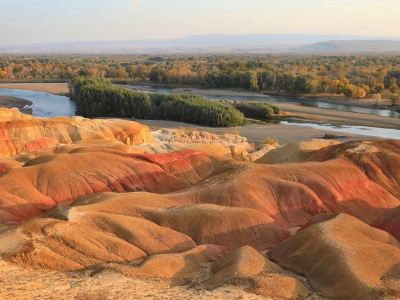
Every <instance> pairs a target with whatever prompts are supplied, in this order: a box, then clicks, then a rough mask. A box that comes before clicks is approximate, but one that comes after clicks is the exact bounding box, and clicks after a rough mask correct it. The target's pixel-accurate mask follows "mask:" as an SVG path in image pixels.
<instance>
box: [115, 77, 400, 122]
mask: <svg viewBox="0 0 400 300" xmlns="http://www.w3.org/2000/svg"><path fill="white" fill-rule="evenodd" d="M121 86H122V87H127V88H130V89H134V90H137V91H144V92H153V93H160V94H171V93H174V90H173V89H172V88H168V87H162V86H146V85H121ZM196 90H197V89H193V91H194V93H196ZM183 91H185V90H183ZM189 91H190V89H189ZM202 96H203V97H205V98H207V99H214V100H215V99H217V100H223V99H225V100H236V101H267V102H275V103H276V102H278V103H279V102H293V103H298V104H300V105H302V106H307V107H316V108H323V109H331V110H339V111H346V112H354V113H360V114H368V115H376V116H381V117H387V118H399V119H400V112H397V111H393V110H390V109H380V108H373V107H363V106H356V105H344V104H340V103H332V102H326V101H310V100H306V99H299V98H280V97H272V96H266V95H262V94H259V95H257V94H255V95H254V96H240V95H229V96H225V95H212V96H209V95H207V94H204V95H202Z"/></svg>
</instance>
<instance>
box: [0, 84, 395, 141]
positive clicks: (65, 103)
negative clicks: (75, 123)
mask: <svg viewBox="0 0 400 300" xmlns="http://www.w3.org/2000/svg"><path fill="white" fill-rule="evenodd" d="M141 90H145V91H150V92H153V91H155V92H158V93H171V92H172V91H171V89H168V88H157V89H156V90H153V89H151V90H149V89H148V88H141ZM0 95H2V96H12V97H16V98H21V99H25V100H29V101H31V102H32V105H31V109H32V114H33V115H34V116H37V117H57V116H74V115H75V110H76V107H75V103H74V102H73V101H71V100H70V99H69V98H68V97H66V96H58V95H54V94H50V93H45V92H36V91H27V90H17V89H0ZM206 98H210V99H211V98H214V99H215V97H211V96H206ZM221 98H224V99H228V97H226V96H224V97H222V96H221ZM255 99H256V98H255ZM229 100H242V101H244V100H253V98H251V97H245V96H242V97H238V96H233V97H230V96H229ZM259 100H260V99H259ZM277 101H280V100H279V99H278V100H277ZM285 101H287V99H285ZM380 113H384V112H380ZM379 115H380V114H379ZM281 124H282V125H288V126H308V127H312V128H315V129H320V130H324V131H332V132H338V133H346V134H352V135H365V136H371V137H381V138H390V139H400V130H397V129H388V128H378V127H367V126H345V125H344V126H336V125H331V124H319V123H299V122H288V121H283V122H282V123H281Z"/></svg>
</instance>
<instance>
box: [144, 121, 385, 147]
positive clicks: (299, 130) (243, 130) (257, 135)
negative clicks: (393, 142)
mask: <svg viewBox="0 0 400 300" xmlns="http://www.w3.org/2000/svg"><path fill="white" fill-rule="evenodd" d="M137 121H138V122H140V123H142V124H145V125H147V126H149V127H150V128H151V129H153V130H156V129H160V128H187V129H191V130H199V131H207V132H211V133H215V134H224V133H229V134H239V135H241V136H243V137H246V138H247V139H248V141H249V142H251V143H254V144H257V145H259V144H262V143H264V142H265V141H266V140H270V139H273V140H276V141H278V142H279V144H281V145H284V144H288V143H292V142H301V141H310V140H313V139H321V138H323V137H324V136H325V134H329V135H332V136H340V138H339V139H338V140H341V141H353V140H365V139H371V140H372V139H377V138H374V137H366V136H362V135H352V134H347V133H345V134H343V133H338V132H335V131H329V130H321V129H315V128H312V127H303V126H289V125H284V124H263V125H261V124H249V125H245V126H241V127H233V128H214V127H205V126H197V125H193V124H187V123H182V122H174V121H163V120H137Z"/></svg>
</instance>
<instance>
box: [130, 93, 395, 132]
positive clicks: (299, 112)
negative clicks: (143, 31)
mask: <svg viewBox="0 0 400 300" xmlns="http://www.w3.org/2000/svg"><path fill="white" fill-rule="evenodd" d="M125 87H127V88H130V89H140V90H142V91H147V92H157V91H161V92H162V91H164V89H163V88H162V87H161V88H160V89H155V87H154V86H125ZM165 91H168V89H165ZM169 92H170V93H192V94H198V95H201V96H204V97H207V98H210V99H216V100H225V99H229V100H231V101H265V102H266V103H269V104H272V105H275V106H278V107H279V108H280V109H281V110H282V111H284V112H287V113H290V114H292V115H294V116H297V117H300V118H303V119H306V120H309V121H311V122H318V123H330V124H333V125H352V126H368V127H381V128H390V129H400V119H399V118H389V117H382V116H377V115H372V114H364V113H355V112H347V111H340V110H334V109H326V108H317V107H311V106H305V105H302V104H301V103H300V102H296V101H295V100H294V101H285V100H284V99H280V100H279V101H276V99H275V98H273V97H270V96H267V95H263V94H260V93H254V92H248V91H234V90H204V89H198V88H175V89H172V90H169ZM309 101H313V100H309Z"/></svg>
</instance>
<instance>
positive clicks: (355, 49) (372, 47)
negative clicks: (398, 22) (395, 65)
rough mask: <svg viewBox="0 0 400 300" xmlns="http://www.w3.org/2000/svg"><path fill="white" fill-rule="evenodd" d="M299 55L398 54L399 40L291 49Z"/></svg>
mask: <svg viewBox="0 0 400 300" xmlns="http://www.w3.org/2000/svg"><path fill="white" fill-rule="evenodd" d="M293 51H295V52H300V53H302V52H303V53H396V52H397V53H398V54H400V40H348V41H346V40H336V41H326V42H319V43H315V44H311V45H307V46H304V47H299V48H296V49H293Z"/></svg>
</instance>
